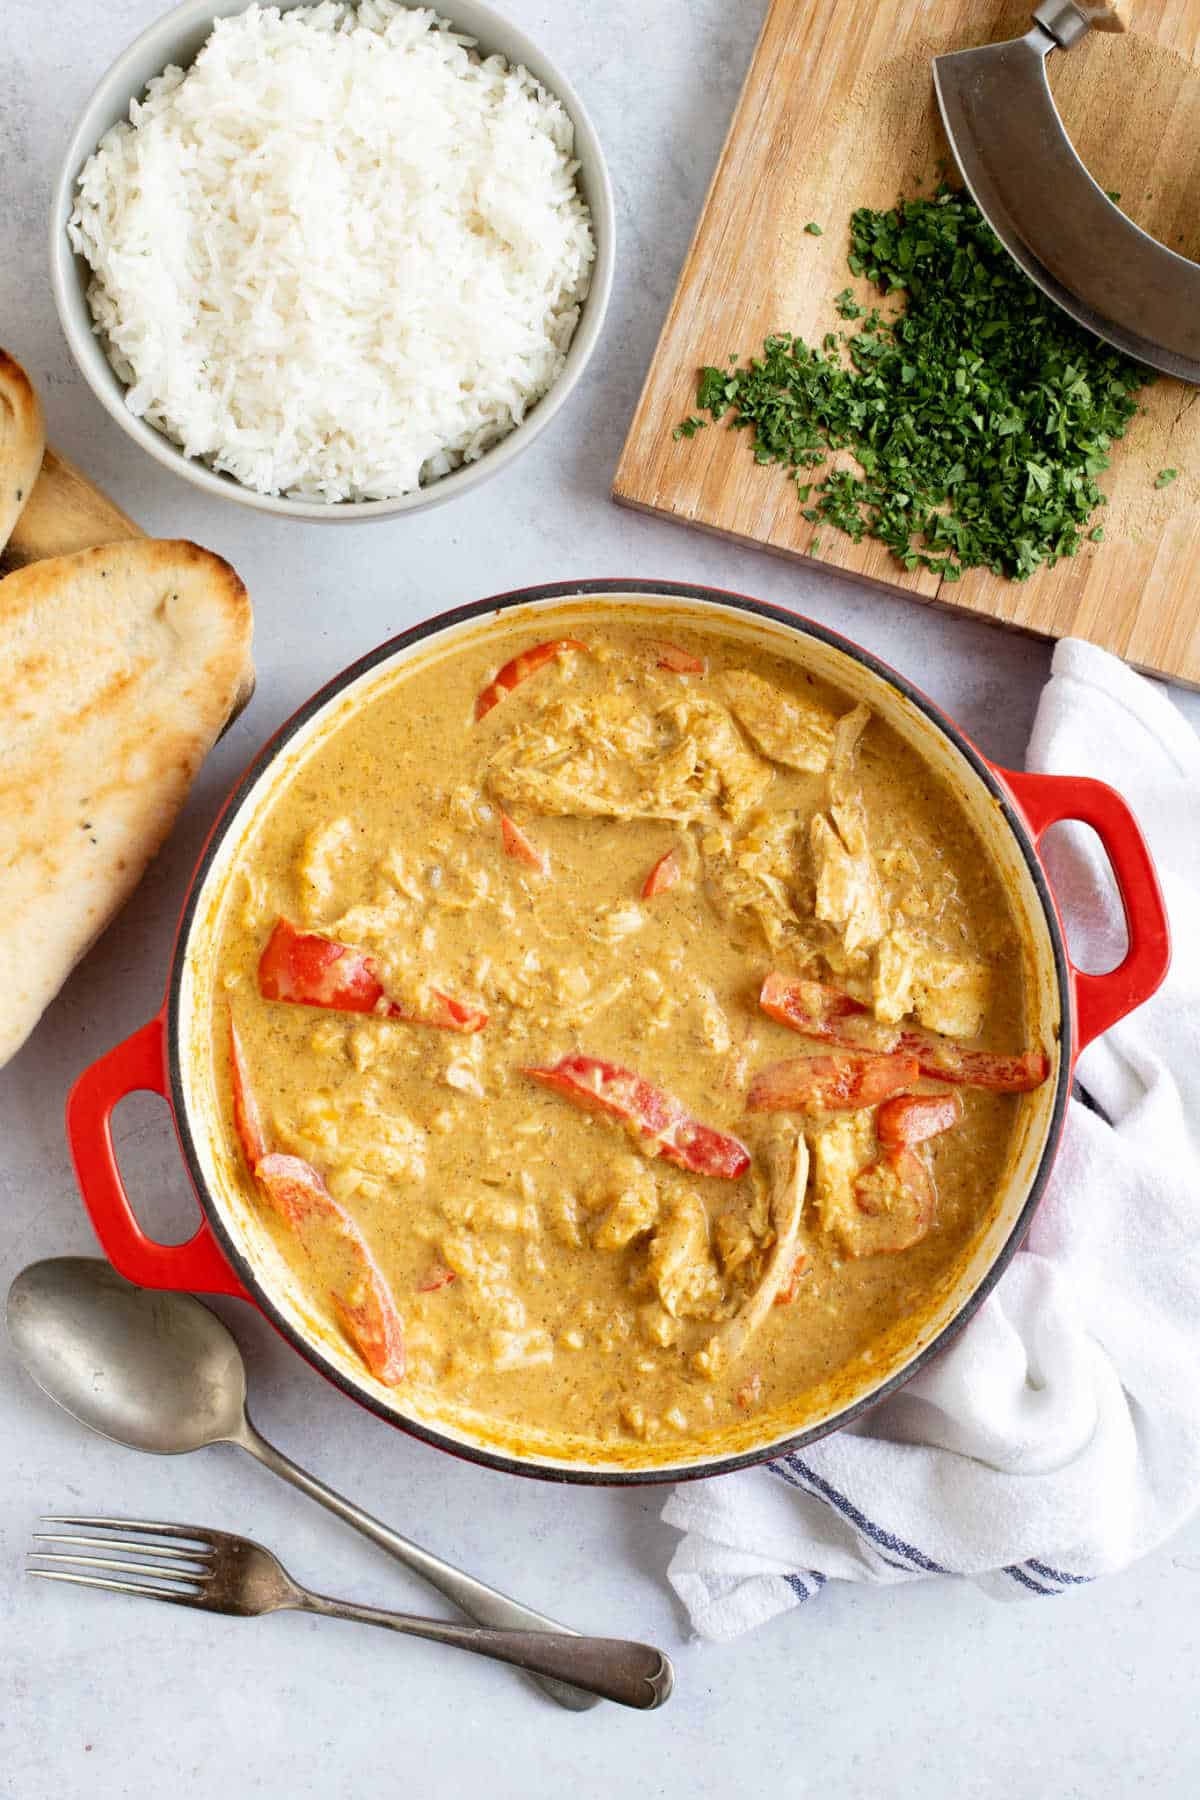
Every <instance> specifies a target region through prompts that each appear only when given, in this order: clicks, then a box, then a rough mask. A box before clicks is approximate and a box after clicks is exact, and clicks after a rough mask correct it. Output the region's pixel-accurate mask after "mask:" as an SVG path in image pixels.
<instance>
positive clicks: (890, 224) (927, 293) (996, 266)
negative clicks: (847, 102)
mask: <svg viewBox="0 0 1200 1800" xmlns="http://www.w3.org/2000/svg"><path fill="white" fill-rule="evenodd" d="M805 229H806V230H808V231H811V230H812V229H813V227H812V226H811V225H810V226H806V227H805ZM817 229H818V230H819V229H820V228H819V227H817ZM849 267H850V270H851V272H852V273H853V274H854V275H857V276H862V277H864V278H865V279H867V280H868V281H871V282H872V283H874V285H875V286H876V288H877V289H878V290H879V292H880V294H881V295H882V296H883V297H884V302H885V304H886V301H887V299H888V298H890V297H892V296H899V297H902V298H903V302H904V304H903V306H902V307H901V308H899V309H889V310H888V311H887V313H886V314H885V313H883V312H881V311H880V310H879V309H878V308H872V309H871V310H869V311H868V310H867V309H865V308H864V307H862V306H860V305H858V303H857V302H856V301H855V299H854V295H853V293H852V291H851V289H849V288H845V289H843V290H842V292H841V293H840V294H839V295H838V296H837V297H836V299H835V301H834V306H835V307H836V309H837V311H838V313H839V314H840V316H841V317H842V318H843V319H849V320H855V321H858V323H857V327H856V329H855V330H854V331H853V332H851V333H846V334H843V337H842V343H843V344H844V346H845V357H843V355H842V352H841V350H840V349H838V348H836V347H835V346H834V342H833V334H832V333H831V334H829V335H828V336H827V337H826V338H825V342H824V353H823V352H822V351H820V350H816V349H811V348H810V347H809V346H808V345H807V344H805V343H804V342H803V340H802V339H800V338H798V337H796V336H794V335H793V334H792V333H790V332H778V333H776V334H775V335H773V336H772V337H769V338H768V339H767V340H766V342H765V344H764V345H763V349H762V353H761V355H760V356H758V357H756V358H753V359H752V360H749V361H746V362H745V363H742V364H741V365H740V366H738V367H734V366H733V365H732V363H731V364H730V365H728V366H727V367H725V368H724V369H717V368H706V369H703V370H701V372H700V377H699V383H698V387H697V394H696V405H697V407H698V409H699V410H700V411H703V412H707V413H709V414H710V415H711V417H712V418H713V419H714V420H719V419H722V418H726V417H727V418H728V420H729V423H730V425H731V426H732V427H734V428H736V429H742V430H746V431H748V432H749V433H750V434H751V435H752V438H753V447H754V458H755V461H756V462H759V463H781V464H783V465H785V466H786V467H787V468H788V469H790V470H791V471H792V473H793V479H794V480H795V482H796V486H797V494H798V498H799V500H800V502H801V505H802V506H803V508H804V516H805V517H806V518H808V519H810V520H811V521H812V522H813V523H814V524H815V523H817V522H818V521H820V522H822V523H828V524H830V525H835V526H837V527H838V529H839V530H841V531H844V532H846V533H848V535H849V536H850V537H851V538H853V539H854V541H855V542H856V543H859V542H861V541H862V539H863V538H864V537H871V538H876V539H878V540H879V541H880V542H881V543H884V544H886V545H887V546H888V548H889V549H890V550H891V551H892V553H893V555H894V556H895V557H896V558H897V559H898V560H899V561H900V562H901V563H902V564H903V565H904V567H905V568H907V569H915V568H925V569H930V570H932V571H933V572H934V573H935V574H937V575H940V576H941V577H942V578H943V579H944V580H948V581H957V580H958V579H959V576H960V575H961V573H962V570H963V569H969V568H986V569H990V570H992V571H993V573H995V574H997V575H1007V576H1011V577H1013V578H1016V579H1018V580H1020V579H1024V577H1026V576H1028V575H1031V574H1032V573H1033V571H1034V570H1035V569H1037V568H1039V567H1040V566H1041V565H1042V564H1047V565H1049V566H1051V567H1052V566H1053V565H1054V564H1055V563H1056V562H1057V561H1058V559H1059V558H1060V557H1063V556H1071V555H1073V554H1074V553H1075V551H1076V550H1078V548H1079V546H1080V544H1081V542H1082V541H1083V538H1084V536H1085V535H1090V536H1091V537H1092V540H1093V541H1094V542H1099V541H1100V538H1099V537H1098V536H1097V535H1096V533H1095V532H1092V533H1090V534H1089V533H1088V532H1087V525H1088V521H1089V519H1090V517H1091V515H1092V513H1093V512H1094V510H1095V508H1096V507H1097V506H1100V505H1102V504H1104V495H1103V494H1102V493H1101V491H1100V488H1099V487H1098V486H1097V483H1096V477H1097V476H1098V475H1099V474H1101V473H1102V472H1103V471H1104V470H1105V469H1107V467H1108V465H1109V452H1110V450H1111V448H1112V444H1113V440H1114V439H1115V438H1119V437H1122V436H1123V435H1124V432H1125V429H1126V426H1127V425H1128V423H1129V421H1130V419H1131V418H1133V416H1134V414H1135V413H1136V412H1137V410H1138V407H1137V402H1136V399H1135V396H1136V394H1137V393H1138V391H1139V389H1140V388H1142V387H1143V386H1145V384H1146V383H1147V382H1148V381H1150V380H1151V379H1152V378H1153V377H1152V375H1151V373H1150V371H1149V370H1148V369H1144V368H1143V367H1141V365H1140V364H1138V363H1134V362H1131V361H1129V360H1128V359H1127V358H1126V357H1124V356H1122V355H1120V354H1119V352H1117V351H1116V350H1113V349H1111V348H1110V347H1109V346H1108V345H1106V344H1103V343H1101V342H1100V341H1099V340H1098V339H1097V338H1094V337H1092V336H1091V334H1090V333H1088V332H1087V331H1084V330H1083V329H1082V328H1081V327H1080V326H1078V325H1076V324H1075V323H1074V321H1073V320H1071V319H1069V318H1068V317H1067V315H1066V314H1065V313H1063V312H1061V311H1060V310H1059V309H1058V308H1057V307H1056V306H1054V305H1053V304H1052V303H1051V302H1050V301H1049V300H1047V299H1045V298H1044V297H1043V295H1042V294H1041V293H1040V292H1039V290H1038V289H1037V288H1035V287H1034V285H1033V283H1032V282H1030V281H1029V280H1028V279H1027V278H1026V276H1025V275H1024V274H1022V273H1021V271H1020V270H1019V269H1018V267H1017V265H1016V264H1015V263H1014V262H1013V261H1012V260H1011V258H1010V257H1009V256H1008V254H1007V252H1006V251H1005V250H1004V249H1003V248H1002V246H1001V244H1000V242H999V240H998V239H997V238H996V236H995V234H994V233H993V232H992V230H991V228H990V226H988V224H987V223H986V222H985V220H984V219H983V217H982V215H981V214H980V213H979V211H978V209H977V208H976V207H975V205H974V203H973V202H972V201H971V200H970V199H969V198H968V197H967V196H966V195H965V194H962V193H959V192H956V191H952V190H950V189H948V188H945V187H942V188H940V189H939V190H938V192H937V193H936V195H935V196H934V197H932V198H929V199H911V200H901V201H900V202H898V204H897V205H896V206H895V207H894V208H893V209H892V210H891V211H888V212H875V211H872V210H870V209H868V208H865V207H863V208H860V209H859V210H858V211H857V212H855V213H854V214H853V216H852V219H851V222H850V256H849ZM695 422H696V421H695V416H693V418H692V419H691V420H688V421H686V422H685V425H684V426H683V427H681V428H680V429H681V430H682V431H683V434H684V435H685V436H691V435H693V432H690V431H688V430H687V425H689V424H691V425H692V426H693V428H694V425H695ZM835 451H846V452H849V455H850V457H851V458H853V464H854V466H851V467H842V466H835V467H834V468H833V469H832V471H831V472H829V473H827V474H826V475H825V476H824V478H823V479H822V480H820V481H819V482H813V481H812V480H811V479H810V477H809V473H808V472H809V471H810V470H813V469H815V468H818V467H820V466H822V465H824V464H826V463H827V462H828V461H829V458H830V455H831V453H832V452H835ZM1176 473H1177V471H1175V470H1173V469H1172V470H1169V469H1164V470H1162V471H1161V473H1160V475H1159V477H1158V481H1157V483H1156V485H1157V486H1159V487H1165V486H1166V485H1167V482H1168V481H1170V480H1173V479H1174V477H1175V475H1176ZM806 502H810V504H805V503H806Z"/></svg>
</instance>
